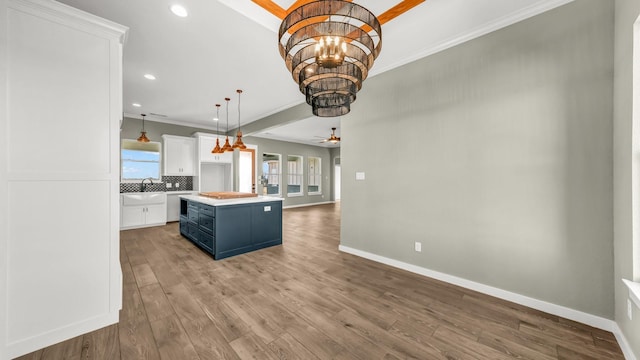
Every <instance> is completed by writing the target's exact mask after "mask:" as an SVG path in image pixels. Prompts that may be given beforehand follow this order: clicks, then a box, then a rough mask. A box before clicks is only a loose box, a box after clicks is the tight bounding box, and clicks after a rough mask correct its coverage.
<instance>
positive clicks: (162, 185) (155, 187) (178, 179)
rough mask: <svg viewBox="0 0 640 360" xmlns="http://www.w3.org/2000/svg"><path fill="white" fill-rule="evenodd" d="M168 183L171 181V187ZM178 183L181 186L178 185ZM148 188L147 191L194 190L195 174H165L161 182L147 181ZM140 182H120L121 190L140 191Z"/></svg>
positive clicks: (125, 191)
mask: <svg viewBox="0 0 640 360" xmlns="http://www.w3.org/2000/svg"><path fill="white" fill-rule="evenodd" d="M167 183H171V187H170V188H167ZM176 183H178V184H180V186H178V187H176ZM145 184H146V185H147V188H146V190H145V191H185V190H193V176H163V177H162V181H161V182H157V181H154V182H153V184H152V185H151V184H149V181H145ZM139 191H140V183H139V182H137V183H120V192H121V193H128V192H139Z"/></svg>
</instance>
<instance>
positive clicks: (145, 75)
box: [144, 74, 156, 80]
mask: <svg viewBox="0 0 640 360" xmlns="http://www.w3.org/2000/svg"><path fill="white" fill-rule="evenodd" d="M144 78H145V79H149V80H155V79H156V77H155V76H153V75H151V74H144Z"/></svg>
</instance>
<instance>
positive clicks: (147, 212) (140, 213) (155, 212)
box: [120, 193, 167, 230]
mask: <svg viewBox="0 0 640 360" xmlns="http://www.w3.org/2000/svg"><path fill="white" fill-rule="evenodd" d="M166 223H167V195H166V194H165V193H147V194H145V193H131V194H122V195H121V201H120V229H121V230H125V229H135V228H141V227H148V226H158V225H165V224H166Z"/></svg>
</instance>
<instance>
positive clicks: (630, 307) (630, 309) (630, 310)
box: [627, 299, 633, 320]
mask: <svg viewBox="0 0 640 360" xmlns="http://www.w3.org/2000/svg"><path fill="white" fill-rule="evenodd" d="M627 316H628V317H629V320H633V304H631V299H627Z"/></svg>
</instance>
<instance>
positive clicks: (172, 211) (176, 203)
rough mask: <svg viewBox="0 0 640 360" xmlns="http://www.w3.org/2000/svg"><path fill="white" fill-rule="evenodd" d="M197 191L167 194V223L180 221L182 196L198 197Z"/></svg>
mask: <svg viewBox="0 0 640 360" xmlns="http://www.w3.org/2000/svg"><path fill="white" fill-rule="evenodd" d="M196 194H198V192H197V191H179V192H178V191H176V192H168V193H167V222H170V221H180V195H196Z"/></svg>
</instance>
